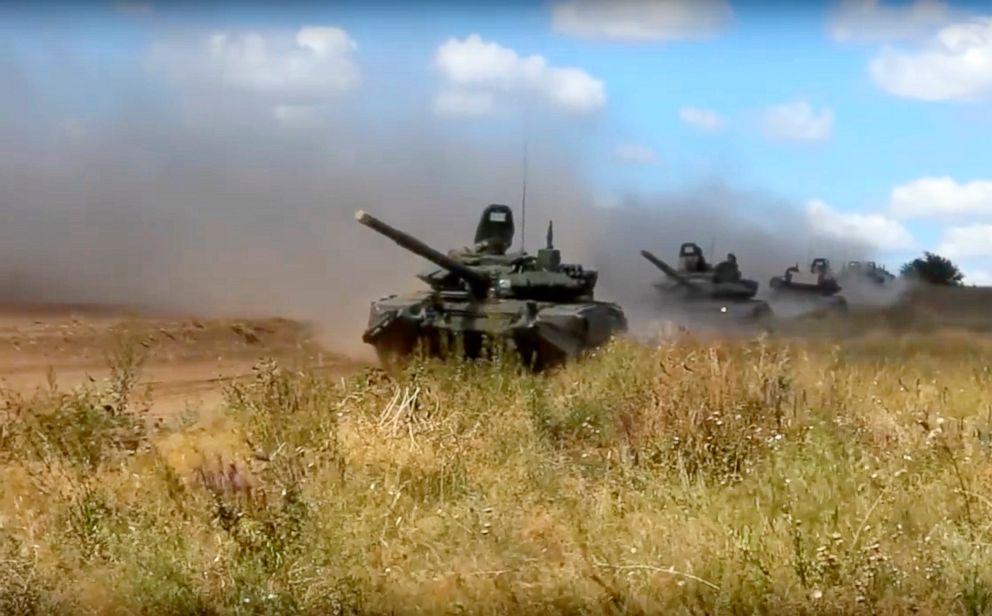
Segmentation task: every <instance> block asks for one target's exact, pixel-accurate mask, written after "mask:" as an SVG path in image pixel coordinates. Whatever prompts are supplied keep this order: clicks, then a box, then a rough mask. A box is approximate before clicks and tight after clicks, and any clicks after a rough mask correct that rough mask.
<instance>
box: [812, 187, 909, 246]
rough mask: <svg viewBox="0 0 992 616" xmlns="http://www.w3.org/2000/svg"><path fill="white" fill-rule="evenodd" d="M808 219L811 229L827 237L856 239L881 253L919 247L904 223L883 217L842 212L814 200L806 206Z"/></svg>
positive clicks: (847, 239)
mask: <svg viewBox="0 0 992 616" xmlns="http://www.w3.org/2000/svg"><path fill="white" fill-rule="evenodd" d="M806 216H807V220H808V221H809V224H810V227H812V228H813V230H814V231H816V232H818V233H820V234H823V235H825V236H827V237H832V238H835V239H839V240H845V241H852V240H853V241H857V242H859V243H863V244H865V245H868V246H873V247H875V248H878V249H880V250H907V249H911V248H914V247H915V246H916V242H915V240H914V239H913V236H912V235H911V234H910V233H909V231H908V230H906V228H905V227H903V226H902V224H900V223H899V222H898V221H895V220H892V219H889V218H886V217H885V216H883V215H881V214H855V213H843V212H838V211H836V210H834V209H833V208H831V207H830V206H828V205H827V204H826V203H824V202H823V201H820V200H817V199H814V200H812V201H810V202H809V203H807V204H806Z"/></svg>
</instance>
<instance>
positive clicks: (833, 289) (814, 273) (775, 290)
mask: <svg viewBox="0 0 992 616" xmlns="http://www.w3.org/2000/svg"><path fill="white" fill-rule="evenodd" d="M768 287H769V288H770V289H771V291H772V298H771V299H772V301H773V302H783V303H784V302H789V304H790V307H792V308H796V309H798V310H799V312H800V313H803V314H805V313H822V312H847V300H846V299H844V297H843V296H841V295H838V294H839V293H840V292H841V290H842V289H841V286H840V283H838V282H837V278H836V277H835V276H834V273H833V269H832V268H831V267H830V260H829V259H826V258H823V257H818V258H816V259H813V260H812V261H811V262H810V264H809V267H808V268H806V269H802V268H800V267H799V264H798V263H797V264H796V265H793V266H792V267H789V268H787V269H786V270H785V273H784V274H783V275H781V276H775V277H773V278H772V279H771V280H770V281H769V282H768Z"/></svg>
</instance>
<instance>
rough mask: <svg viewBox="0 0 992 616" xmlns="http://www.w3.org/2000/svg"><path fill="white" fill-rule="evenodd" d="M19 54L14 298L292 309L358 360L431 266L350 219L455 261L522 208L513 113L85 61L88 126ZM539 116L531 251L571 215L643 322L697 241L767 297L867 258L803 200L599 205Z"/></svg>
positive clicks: (11, 147)
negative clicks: (281, 108)
mask: <svg viewBox="0 0 992 616" xmlns="http://www.w3.org/2000/svg"><path fill="white" fill-rule="evenodd" d="M6 58H7V59H6V60H4V61H3V63H2V64H0V84H2V85H3V87H2V88H0V89H2V91H3V92H4V94H3V95H2V97H0V117H2V119H0V205H2V206H3V211H4V212H5V220H4V222H3V225H2V226H0V294H2V297H0V300H11V299H18V300H30V301H73V302H105V303H124V304H129V305H137V306H140V307H145V308H153V309H159V310H167V311H184V312H195V313H200V314H205V315H212V314H229V313H237V314H239V315H269V314H278V315H282V316H286V317H289V318H297V319H304V320H308V321H311V322H313V323H315V324H316V325H317V326H318V327H320V328H321V329H322V331H323V332H324V334H325V337H326V339H327V340H328V341H330V343H331V344H332V345H333V346H334V347H335V348H336V349H344V350H348V351H353V350H360V349H363V346H362V345H361V342H360V333H361V330H362V327H363V325H364V320H365V316H366V312H367V309H368V305H369V302H370V301H371V300H373V299H376V298H378V297H381V296H383V295H385V294H388V293H394V292H395V293H398V292H405V291H409V290H414V289H417V288H419V286H420V283H419V282H418V281H416V280H415V279H414V278H413V274H414V273H416V272H417V271H419V270H421V269H424V268H425V267H426V266H427V264H426V263H424V262H423V261H421V260H420V259H418V258H417V257H415V256H412V255H410V254H407V253H405V252H404V251H403V250H402V249H400V248H399V247H397V246H395V245H393V244H392V243H391V242H389V241H388V240H385V239H384V238H380V237H378V236H376V235H375V234H374V233H373V232H372V231H371V230H368V229H365V228H363V227H360V226H359V225H357V223H355V221H354V220H353V218H352V213H353V212H354V210H355V209H358V208H362V209H365V210H367V211H369V212H371V213H373V214H375V215H376V216H379V217H380V218H382V219H384V220H385V221H386V222H388V223H390V224H393V225H394V226H397V227H399V228H401V229H404V230H406V231H408V232H410V233H413V234H415V235H417V236H418V237H420V238H421V239H423V240H424V241H426V242H428V243H430V244H432V245H434V246H436V247H438V248H440V249H447V248H452V247H456V246H462V245H466V244H468V243H469V242H470V241H471V238H472V233H473V231H474V226H475V223H476V220H477V217H478V215H479V212H480V210H481V208H482V207H483V206H485V205H486V204H488V203H508V204H511V205H514V206H515V207H516V206H517V205H518V204H519V202H520V196H521V179H522V168H521V165H522V161H521V144H522V142H523V140H524V131H523V130H522V129H520V127H519V125H518V124H516V123H515V122H513V121H512V120H506V119H505V118H504V119H502V120H497V121H498V122H502V123H503V125H502V126H501V129H492V128H490V129H488V130H486V129H480V128H479V123H478V122H476V123H471V122H463V121H454V120H451V119H449V118H439V117H437V116H435V115H434V114H432V113H431V111H430V109H429V105H428V104H427V102H426V100H427V98H426V97H425V99H424V100H419V99H416V98H414V99H412V102H406V103H399V102H397V103H396V104H395V105H396V107H395V108H391V109H389V111H388V113H387V112H383V111H382V110H381V109H378V108H377V107H373V108H371V109H367V108H366V107H365V106H364V105H362V104H361V103H360V101H357V100H355V99H352V100H350V101H344V102H342V103H340V104H338V105H336V106H325V107H318V108H309V107H302V108H300V109H299V111H300V113H297V114H289V115H287V114H281V115H274V114H272V113H271V109H270V108H269V107H264V106H254V105H251V104H247V103H246V102H245V101H244V100H242V99H240V98H237V97H231V96H220V95H218V94H217V93H216V92H213V91H205V92H201V91H196V92H188V91H187V92H182V93H181V94H180V95H172V96H162V95H161V89H162V88H163V87H164V86H163V85H162V84H161V83H157V82H150V81H149V78H148V77H147V76H146V75H144V74H130V73H127V74H122V75H115V76H114V79H111V80H106V81H105V79H106V77H105V76H104V75H103V73H100V72H99V71H95V70H94V71H92V72H90V73H87V72H86V71H85V70H80V69H79V68H78V67H75V69H74V76H73V81H74V83H79V84H81V85H80V88H82V89H83V90H84V91H88V90H94V91H95V90H99V91H100V93H101V101H102V103H103V104H104V111H103V112H102V113H95V112H92V111H91V112H90V113H88V114H85V115H84V116H83V117H79V115H78V114H75V113H74V112H73V110H70V109H66V108H65V106H64V104H63V103H62V102H60V101H59V100H57V99H56V98H54V97H53V96H52V94H51V92H50V90H49V89H46V88H45V87H43V85H44V84H41V83H39V82H38V80H37V79H35V78H32V76H31V74H29V73H28V72H27V71H25V70H24V69H23V68H22V67H21V66H20V65H19V64H18V63H17V62H16V54H9V55H7V56H6ZM58 76H59V75H58V73H55V74H49V75H48V79H50V80H51V79H57V78H58ZM392 94H396V93H395V92H394V93H392ZM360 96H361V93H357V94H354V95H353V97H360ZM407 98H409V97H407ZM392 100H396V101H400V100H405V99H404V97H402V96H395V97H394V98H393V99H392ZM533 125H539V126H540V129H535V128H533ZM533 125H532V128H530V129H528V131H527V133H526V137H527V140H528V142H529V149H530V156H529V161H530V162H529V173H528V175H529V177H528V197H527V198H528V204H529V205H528V209H529V215H530V217H531V218H530V220H529V221H528V229H527V235H528V238H527V239H528V246H529V247H530V248H531V249H533V248H536V247H537V245H538V244H539V243H540V242H541V241H542V238H543V234H544V224H546V221H547V220H548V219H555V220H556V240H557V243H558V244H559V246H560V247H561V248H562V249H563V251H564V256H565V259H566V260H568V261H572V262H583V263H585V264H587V265H588V266H589V267H593V268H597V269H599V270H600V280H601V283H600V290H599V297H600V298H602V299H611V300H615V301H619V302H621V303H622V304H623V305H624V307H625V308H626V309H628V310H629V311H631V312H632V313H636V312H637V311H638V310H639V308H640V307H643V306H646V305H647V304H646V303H645V302H646V300H647V294H648V293H651V292H652V289H651V282H652V281H654V280H656V279H657V278H658V276H659V273H658V272H657V271H656V270H654V268H653V267H652V266H651V265H650V264H648V263H647V262H645V261H643V259H641V258H640V256H639V254H638V252H639V250H640V249H641V248H648V249H651V250H652V251H654V252H656V254H658V255H659V256H661V257H662V258H666V259H667V258H669V257H673V256H674V254H675V251H676V250H677V248H678V245H679V243H681V242H682V241H688V240H692V241H697V242H698V243H699V244H700V245H701V246H703V248H704V250H707V251H708V253H709V254H708V255H707V256H708V257H709V258H710V259H713V258H714V257H718V256H722V255H723V254H725V253H726V252H735V253H736V254H737V256H738V257H739V259H740V262H741V266H742V270H743V272H744V274H745V276H747V277H751V278H754V279H756V280H758V281H759V282H761V283H762V285H764V284H765V283H766V282H767V279H768V277H770V276H771V275H774V274H777V273H781V271H782V270H783V269H784V268H785V267H786V266H787V265H789V264H791V263H793V262H795V261H797V260H799V261H804V260H806V258H807V257H808V256H810V254H811V252H810V251H813V252H814V253H816V254H817V255H818V254H821V253H824V252H827V253H829V255H830V256H832V257H834V256H835V255H838V256H840V255H843V257H842V258H848V257H852V258H853V256H855V255H856V256H859V257H861V256H866V255H867V254H868V251H867V250H866V249H865V247H863V246H855V245H848V244H841V243H837V242H829V241H828V240H826V239H824V238H823V237H820V236H818V235H817V234H816V233H815V232H814V231H813V230H811V229H809V228H808V227H807V223H806V218H805V216H804V213H803V212H802V210H801V209H799V208H797V207H796V206H795V204H792V203H789V202H787V201H784V200H781V199H776V198H773V197H771V196H769V195H766V194H762V193H761V192H760V191H756V192H741V191H736V190H734V189H732V188H730V187H729V186H728V185H726V184H724V183H722V182H717V181H714V182H710V183H703V184H699V185H695V186H689V187H686V188H685V189H683V190H682V191H680V192H677V193H672V194H667V195H659V196H632V197H630V198H628V199H625V200H623V201H622V202H621V203H620V204H618V205H616V206H613V207H597V206H595V205H594V204H593V199H592V198H591V195H592V194H594V192H595V189H596V187H595V186H593V185H592V183H591V180H589V179H587V178H588V175H587V173H586V172H585V169H584V161H583V159H582V158H581V155H580V152H581V151H582V147H581V142H582V136H583V130H586V129H587V128H588V130H592V128H589V127H583V126H578V127H576V126H573V125H569V124H567V120H556V119H550V118H549V119H546V121H541V122H535V123H534V124H533ZM518 226H519V225H518ZM711 247H712V248H713V250H710V248H711ZM814 256H815V255H814ZM835 258H837V257H835Z"/></svg>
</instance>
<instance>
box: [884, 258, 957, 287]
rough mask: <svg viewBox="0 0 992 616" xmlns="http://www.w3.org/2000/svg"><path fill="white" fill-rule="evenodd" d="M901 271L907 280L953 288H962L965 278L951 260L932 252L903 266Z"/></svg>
mask: <svg viewBox="0 0 992 616" xmlns="http://www.w3.org/2000/svg"><path fill="white" fill-rule="evenodd" d="M900 271H901V273H902V275H903V277H905V278H915V279H916V280H922V281H923V282H926V283H929V284H935V285H944V286H951V287H957V286H961V280H962V279H963V278H964V274H962V273H961V270H959V269H958V266H957V265H954V263H952V262H951V260H950V259H947V258H945V257H942V256H940V255H938V254H934V253H932V252H924V253H923V257H922V258H919V257H917V258H916V259H913V260H912V261H910V262H909V263H907V264H905V265H903V266H902V269H901V270H900Z"/></svg>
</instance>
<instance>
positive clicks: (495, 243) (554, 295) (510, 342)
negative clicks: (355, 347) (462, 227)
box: [355, 204, 627, 370]
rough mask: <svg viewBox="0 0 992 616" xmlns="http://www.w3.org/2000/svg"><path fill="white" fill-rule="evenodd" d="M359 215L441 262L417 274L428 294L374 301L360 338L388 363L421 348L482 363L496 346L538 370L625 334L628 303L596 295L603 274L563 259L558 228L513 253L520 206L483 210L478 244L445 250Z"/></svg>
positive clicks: (413, 249)
mask: <svg viewBox="0 0 992 616" xmlns="http://www.w3.org/2000/svg"><path fill="white" fill-rule="evenodd" d="M355 218H356V219H357V220H358V222H360V223H361V224H363V225H365V226H366V227H369V228H370V229H372V230H374V231H377V232H379V233H380V234H382V235H385V236H386V237H388V238H389V239H391V240H393V241H394V242H396V243H397V244H399V245H400V246H402V247H403V248H406V249H407V250H409V251H410V252H412V253H414V254H416V255H418V256H420V257H422V258H424V259H427V260H428V261H430V262H431V263H433V264H434V265H435V266H437V269H432V270H430V271H427V272H425V273H423V274H421V275H419V276H418V277H419V278H420V280H422V281H423V282H424V283H426V284H427V286H428V287H429V288H428V289H425V290H423V291H420V292H415V293H410V294H407V295H390V296H388V297H385V298H382V299H380V300H378V301H375V302H373V303H372V306H371V309H370V313H369V321H368V328H367V329H366V330H365V333H364V334H363V335H362V340H363V341H364V342H366V343H367V344H371V345H372V346H373V347H375V349H376V352H377V353H378V354H379V356H380V358H381V359H382V360H383V361H385V362H391V361H393V360H396V359H402V358H404V357H406V356H409V355H410V354H412V353H415V352H423V353H427V354H429V355H435V356H445V355H448V354H449V353H451V352H456V353H459V354H461V355H463V356H466V357H470V358H475V357H479V356H480V355H482V354H484V353H485V352H486V349H487V348H492V347H494V346H496V347H500V348H507V347H508V348H510V349H511V350H513V351H515V352H516V353H518V354H519V356H520V358H521V359H522V360H523V362H524V363H525V364H526V365H528V366H529V367H531V368H533V369H535V370H540V369H542V368H546V367H550V366H553V365H555V364H558V363H561V362H563V361H565V360H568V359H570V358H573V357H576V356H578V355H580V354H582V353H583V352H585V351H587V350H591V349H594V348H596V347H599V346H601V345H603V344H605V343H606V342H608V341H609V340H610V338H611V337H613V336H615V335H617V334H620V333H623V332H626V330H627V318H626V316H625V314H624V312H623V310H622V309H621V307H620V306H618V305H617V304H614V303H610V302H604V301H597V300H595V299H594V290H595V287H596V283H597V279H598V272H596V271H595V270H589V269H585V268H583V267H582V266H581V265H578V264H566V263H562V261H561V253H560V252H559V251H558V249H556V248H554V245H553V236H552V233H553V229H552V226H551V224H550V223H549V224H548V236H547V246H546V247H545V248H543V249H541V250H539V251H538V252H537V254H536V255H530V254H527V253H526V252H523V251H521V252H516V253H508V252H507V250H508V249H509V247H510V246H511V245H512V244H513V235H514V223H513V210H511V209H510V208H509V207H507V206H505V205H499V204H493V205H490V206H488V207H487V208H485V210H484V211H483V212H482V217H481V219H480V221H479V225H478V228H477V230H476V234H475V245H474V246H473V247H471V248H465V249H461V250H454V251H451V252H449V253H447V254H444V253H441V252H438V251H437V250H435V249H433V248H431V247H430V246H427V245H426V244H424V243H423V242H421V241H420V240H418V239H416V238H414V237H412V236H410V235H407V234H406V233H403V232H402V231H399V230H397V229H394V228H393V227H391V226H389V225H387V224H386V223H384V222H382V221H381V220H379V219H377V218H375V217H373V216H371V215H370V214H366V213H365V212H362V211H359V212H356V213H355Z"/></svg>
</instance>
